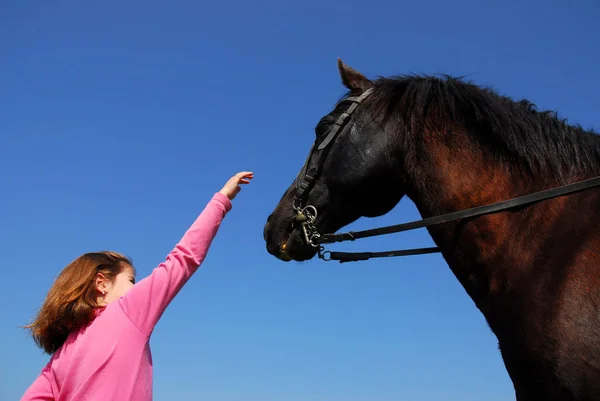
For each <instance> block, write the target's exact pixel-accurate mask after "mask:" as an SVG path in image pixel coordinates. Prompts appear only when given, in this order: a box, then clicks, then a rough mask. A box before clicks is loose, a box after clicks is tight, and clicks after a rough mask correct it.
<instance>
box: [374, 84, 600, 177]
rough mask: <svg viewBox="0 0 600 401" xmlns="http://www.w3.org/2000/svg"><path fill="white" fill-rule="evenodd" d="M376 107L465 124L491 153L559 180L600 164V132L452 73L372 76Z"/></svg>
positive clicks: (406, 119)
mask: <svg viewBox="0 0 600 401" xmlns="http://www.w3.org/2000/svg"><path fill="white" fill-rule="evenodd" d="M374 85H375V88H376V90H375V92H374V94H373V98H374V99H375V102H376V103H375V107H377V108H378V109H379V111H381V112H383V114H384V118H390V117H391V118H393V119H394V120H395V121H397V122H399V123H402V124H403V125H405V126H406V127H407V128H408V129H409V130H410V132H411V135H417V136H418V135H422V134H423V132H424V128H430V129H431V128H435V129H438V130H440V129H442V130H451V129H452V128H456V123H459V124H461V125H462V126H463V127H464V128H465V129H466V131H467V132H469V134H471V135H472V136H473V138H474V139H475V140H476V141H477V142H478V143H480V144H481V145H482V146H485V147H486V149H487V150H488V151H490V156H493V157H494V158H496V159H498V160H501V161H504V162H507V163H512V164H515V163H516V164H517V165H519V166H520V167H521V168H524V169H525V171H524V172H529V173H546V174H551V175H552V176H554V177H556V178H558V179H561V178H568V177H570V176H573V175H577V173H582V172H583V171H585V170H587V169H589V168H592V169H594V168H597V167H600V137H599V136H598V135H597V133H596V132H594V131H593V130H584V129H583V128H581V126H579V125H569V124H567V122H566V119H565V120H561V119H559V118H558V116H557V113H555V112H552V111H538V110H537V108H536V106H535V105H534V104H533V103H531V102H529V101H527V100H521V101H514V100H513V99H511V98H509V97H506V96H501V95H499V94H498V93H496V92H495V91H494V90H493V89H491V88H483V87H480V86H477V85H475V84H472V83H470V82H465V81H463V80H462V79H460V78H455V77H450V76H441V77H435V76H417V75H403V76H396V77H391V78H379V79H378V80H376V81H374Z"/></svg>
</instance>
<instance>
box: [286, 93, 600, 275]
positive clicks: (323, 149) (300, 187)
mask: <svg viewBox="0 0 600 401" xmlns="http://www.w3.org/2000/svg"><path fill="white" fill-rule="evenodd" d="M372 93H373V88H370V89H368V90H366V91H365V92H363V93H362V94H361V95H360V96H355V97H348V98H345V99H343V100H342V102H352V104H351V105H350V107H349V108H348V110H346V112H344V113H342V115H340V117H339V118H338V119H337V120H336V122H335V123H334V124H333V126H332V127H331V128H330V130H329V131H328V133H327V135H326V137H325V139H324V140H323V141H322V142H321V143H320V144H319V145H318V146H316V143H315V144H313V146H312V148H311V150H310V153H309V156H308V158H307V160H306V162H305V164H304V166H303V168H302V170H301V171H300V173H299V179H298V180H297V184H296V194H295V197H294V201H293V208H294V211H295V212H296V216H295V218H294V224H300V225H301V228H302V232H303V235H304V241H305V242H306V244H307V245H310V246H313V247H316V248H318V255H319V258H320V259H323V260H326V261H328V260H337V261H339V262H340V263H344V262H354V261H359V260H368V259H371V258H380V257H390V256H408V255H422V254H429V253H437V252H440V249H439V248H438V247H429V248H415V249H400V250H394V251H383V252H333V251H325V248H324V247H323V245H322V244H332V243H335V242H344V241H354V240H356V239H358V238H366V237H373V236H376V235H386V234H392V233H397V232H402V231H409V230H415V229H417V228H423V227H429V226H433V225H436V224H442V223H447V222H452V221H457V220H461V219H467V218H470V217H477V216H483V215H486V214H491V213H497V212H500V211H503V210H509V209H513V208H516V207H518V206H523V205H530V204H533V203H536V202H540V201H542V200H545V199H550V198H556V197H558V196H563V195H567V194H571V193H575V192H579V191H582V190H585V189H588V188H592V187H596V186H599V185H600V177H593V178H590V179H587V180H583V181H578V182H575V183H571V184H567V185H563V186H560V187H556V188H552V189H547V190H544V191H540V192H534V193H532V194H529V195H524V196H520V197H517V198H513V199H509V200H506V201H501V202H496V203H492V204H489V205H485V206H478V207H474V208H471V209H466V210H461V211H457V212H451V213H447V214H443V215H439V216H434V217H429V218H426V219H422V220H415V221H412V222H408V223H402V224H396V225H391V226H385V227H380V228H374V229H370V230H363V231H349V232H347V233H340V234H333V233H331V234H321V233H319V231H318V230H317V228H316V226H315V220H316V219H317V209H316V208H315V207H314V206H312V205H306V206H304V205H303V204H304V202H305V200H306V195H307V194H308V193H309V192H310V189H311V188H312V186H313V184H314V180H315V179H316V178H317V177H318V176H319V173H320V172H321V169H322V166H323V163H324V162H325V159H326V157H327V154H328V153H329V150H330V148H331V146H330V145H332V144H333V142H334V141H335V139H336V137H337V136H338V135H339V134H340V133H341V132H342V131H343V129H344V127H345V126H346V124H347V123H348V121H350V118H351V116H352V113H353V112H354V111H355V110H356V108H357V107H358V106H359V105H360V103H361V102H362V101H364V100H365V99H366V98H367V97H368V96H369V95H371V94H372ZM315 146H316V148H315Z"/></svg>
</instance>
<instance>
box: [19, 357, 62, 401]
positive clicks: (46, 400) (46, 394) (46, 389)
mask: <svg viewBox="0 0 600 401" xmlns="http://www.w3.org/2000/svg"><path fill="white" fill-rule="evenodd" d="M49 375H50V366H49V364H48V365H46V367H45V368H44V369H43V370H42V373H41V374H40V375H39V376H38V377H37V379H35V381H34V382H33V383H32V384H31V386H29V388H28V389H27V391H25V394H23V396H22V397H21V401H53V400H54V394H53V393H52V384H51V382H50V378H49V377H48V376H49Z"/></svg>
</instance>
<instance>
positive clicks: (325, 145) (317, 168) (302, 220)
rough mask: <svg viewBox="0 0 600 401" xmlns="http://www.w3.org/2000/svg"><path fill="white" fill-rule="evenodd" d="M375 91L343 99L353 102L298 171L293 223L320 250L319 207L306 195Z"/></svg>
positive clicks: (369, 90)
mask: <svg viewBox="0 0 600 401" xmlns="http://www.w3.org/2000/svg"><path fill="white" fill-rule="evenodd" d="M371 93H373V88H370V89H367V90H366V91H364V92H363V93H362V94H361V95H360V96H350V97H347V98H345V99H342V100H341V101H340V103H342V102H352V104H351V105H350V107H348V109H347V110H346V111H345V112H344V113H342V114H341V115H340V116H339V117H338V119H337V120H336V121H335V122H334V123H333V125H332V126H331V128H330V129H329V131H328V132H327V135H326V136H325V139H323V140H322V141H321V142H320V143H319V144H318V145H317V144H316V142H315V143H313V145H312V147H311V149H310V153H309V154H308V158H307V159H306V162H305V163H304V166H303V167H302V170H300V173H298V177H299V179H298V180H297V182H296V194H295V196H294V200H293V204H292V207H293V208H294V211H295V212H296V216H295V217H294V221H293V223H299V224H301V228H302V234H303V235H304V242H306V243H307V244H308V245H311V246H313V247H318V248H319V250H320V251H321V250H322V247H320V246H319V245H318V244H319V242H320V239H321V234H319V232H318V230H317V228H316V227H315V220H316V219H317V208H315V207H314V206H312V205H306V206H304V205H303V203H304V201H305V197H306V195H307V194H308V192H310V189H311V188H312V186H313V184H314V181H315V179H316V178H317V177H318V176H319V173H320V172H321V169H322V167H323V163H324V162H325V159H326V157H327V154H328V153H329V150H330V149H331V147H330V146H329V145H331V144H332V143H333V142H334V140H335V139H336V137H337V136H338V135H339V134H340V133H341V132H342V131H343V130H344V127H345V126H346V124H347V123H348V121H350V116H352V113H354V111H355V110H356V108H357V107H358V105H359V104H360V103H362V101H363V100H365V99H366V98H367V97H368V96H369V95H371ZM320 251H319V257H321V252H320Z"/></svg>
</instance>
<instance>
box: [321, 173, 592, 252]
mask: <svg viewBox="0 0 600 401" xmlns="http://www.w3.org/2000/svg"><path fill="white" fill-rule="evenodd" d="M599 185H600V177H594V178H590V179H587V180H583V181H578V182H575V183H572V184H567V185H563V186H560V187H557V188H552V189H547V190H544V191H540V192H534V193H532V194H529V195H524V196H520V197H517V198H513V199H510V200H506V201H501V202H496V203H492V204H490V205H486V206H478V207H474V208H471V209H466V210H461V211H458V212H452V213H447V214H442V215H439V216H434V217H429V218H426V219H422V220H415V221H412V222H408V223H402V224H396V225H392V226H385V227H381V228H374V229H370V230H363V231H349V232H347V233H341V234H324V235H323V236H320V237H319V238H318V239H317V240H316V243H318V244H332V243H334V242H343V241H354V240H355V239H358V238H366V237H373V236H376V235H386V234H392V233H398V232H402V231H409V230H415V229H417V228H422V227H430V226H433V225H436V224H442V223H448V222H452V221H457V220H461V219H467V218H470V217H477V216H483V215H486V214H490V213H497V212H500V211H503V210H509V209H514V208H516V207H518V206H523V205H528V204H532V203H535V202H539V201H542V200H545V199H550V198H555V197H558V196H562V195H566V194H570V193H574V192H578V191H582V190H585V189H588V188H592V187H596V186H599ZM437 252H440V249H439V248H437V247H431V248H415V249H402V250H396V251H384V252H331V251H324V249H323V247H322V246H321V247H320V248H319V258H321V259H323V260H338V261H339V262H340V263H344V262H355V261H359V260H368V259H370V258H381V257H390V256H408V255H422V254H428V253H437ZM327 254H328V255H329V257H327V256H326V255H327Z"/></svg>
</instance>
